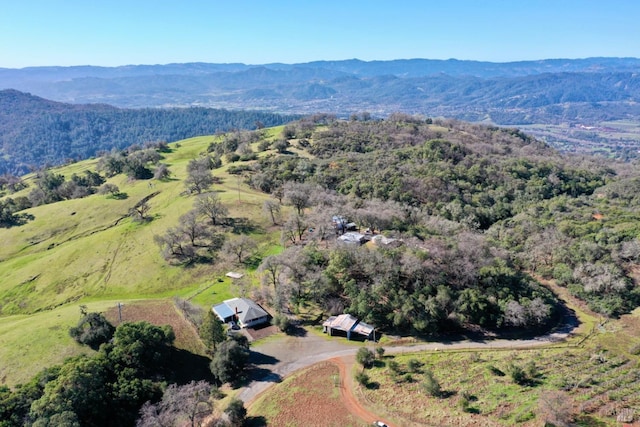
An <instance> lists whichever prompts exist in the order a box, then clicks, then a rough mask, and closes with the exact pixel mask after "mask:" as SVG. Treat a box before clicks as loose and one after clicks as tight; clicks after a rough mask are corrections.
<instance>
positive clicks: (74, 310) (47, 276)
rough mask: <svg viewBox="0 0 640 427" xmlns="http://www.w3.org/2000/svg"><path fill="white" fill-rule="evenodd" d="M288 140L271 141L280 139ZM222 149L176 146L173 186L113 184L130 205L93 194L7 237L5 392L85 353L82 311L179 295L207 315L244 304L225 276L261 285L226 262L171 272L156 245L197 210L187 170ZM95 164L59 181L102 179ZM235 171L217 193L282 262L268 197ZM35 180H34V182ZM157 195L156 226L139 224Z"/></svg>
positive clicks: (58, 206)
mask: <svg viewBox="0 0 640 427" xmlns="http://www.w3.org/2000/svg"><path fill="white" fill-rule="evenodd" d="M280 131H281V129H280V128H274V129H271V130H269V131H268V132H270V133H271V136H274V135H277V134H278V133H279V132H280ZM213 140H214V137H211V136H207V137H198V138H191V139H188V140H184V141H179V142H177V143H173V144H170V147H171V149H172V150H171V152H170V153H164V154H163V156H164V159H163V160H162V162H163V163H166V164H167V165H168V166H169V168H170V170H171V172H172V175H171V177H170V179H168V180H164V181H158V180H151V181H135V180H134V181H129V180H128V179H127V178H126V177H125V176H124V175H118V176H116V177H114V178H111V179H110V180H109V181H108V182H112V183H114V184H116V185H117V186H118V187H119V189H120V191H121V192H123V193H126V195H127V197H126V198H125V199H113V198H108V197H106V196H103V195H98V194H94V195H91V196H89V197H86V198H83V199H74V200H67V201H63V202H58V203H54V204H49V205H44V206H38V207H35V208H32V209H29V210H28V211H27V212H28V213H30V214H32V215H33V216H34V217H35V219H34V220H33V221H30V222H28V223H27V224H25V225H23V226H19V227H13V228H9V229H1V230H0V238H1V239H2V241H3V244H2V245H0V277H2V280H0V384H16V383H19V382H21V381H23V380H25V379H28V378H29V377H31V376H32V375H33V373H35V372H36V371H37V370H38V369H40V368H41V367H44V366H47V365H50V364H54V363H58V362H61V361H62V360H63V359H64V358H65V357H67V356H70V355H73V354H77V353H78V352H80V351H84V350H83V349H81V348H79V347H78V346H76V345H75V344H74V343H73V342H72V341H71V340H70V339H69V338H68V333H67V331H68V328H69V327H70V326H73V325H75V323H76V322H77V319H78V316H79V314H78V313H79V311H78V306H79V305H80V304H88V305H89V309H90V310H98V311H100V310H103V309H106V308H107V307H108V306H113V304H115V302H117V301H127V300H141V299H146V298H153V299H157V298H172V297H174V296H179V297H181V298H186V299H190V300H192V301H193V302H194V303H196V304H199V305H201V306H203V307H205V306H210V305H211V304H214V303H217V302H220V301H222V300H224V299H228V298H230V297H233V296H237V294H238V292H239V289H238V286H235V285H233V284H232V282H231V280H230V279H228V278H226V277H224V274H225V273H226V272H227V271H229V270H230V269H234V270H238V269H240V270H241V271H245V272H247V273H248V274H247V275H246V284H247V286H248V287H250V286H252V285H253V284H255V283H256V280H257V279H256V277H255V274H252V272H251V271H246V269H244V267H243V266H236V265H233V264H231V263H229V262H223V261H222V260H220V261H219V262H217V263H211V264H199V265H195V266H191V267H187V268H185V267H182V266H172V265H170V264H168V263H167V262H166V261H165V260H164V259H163V258H162V255H161V251H160V248H159V247H158V246H157V245H156V243H155V242H154V236H156V235H162V234H164V233H165V232H166V230H167V229H168V228H170V227H174V226H176V225H177V224H178V223H179V217H180V216H181V215H183V214H185V213H186V212H187V211H189V210H191V209H192V207H193V201H194V197H193V196H187V195H185V193H184V183H183V179H184V178H185V177H186V175H187V173H186V167H187V163H188V162H189V160H191V159H193V158H195V157H197V156H198V155H200V153H203V152H206V149H207V146H208V145H209V144H210V143H211V142H212V141H213ZM96 164H97V160H95V159H94V160H87V161H84V162H80V163H76V164H71V165H67V166H63V167H59V168H56V169H55V173H59V174H62V175H65V176H66V177H67V178H68V177H70V176H71V175H72V174H73V173H76V174H79V173H82V172H83V171H84V170H89V169H91V170H94V169H95V166H96ZM226 169H227V165H225V166H223V167H222V168H220V169H217V170H214V175H215V176H216V177H218V178H219V179H220V184H216V185H214V187H213V190H215V191H217V192H218V193H219V195H220V198H221V199H222V201H223V202H224V203H225V205H226V206H227V207H228V209H229V216H230V217H232V218H246V219H248V220H249V221H251V222H252V223H253V224H254V225H255V231H254V232H253V233H252V237H254V238H255V239H256V240H257V241H258V243H259V249H258V250H259V254H260V255H266V254H271V253H277V252H278V251H279V250H281V249H280V247H279V232H276V231H275V230H270V229H269V228H268V227H269V222H268V221H267V220H266V219H265V218H264V217H263V214H262V203H263V201H264V200H265V199H266V198H267V197H268V196H267V195H265V194H263V193H260V192H257V191H254V190H252V189H251V188H249V187H248V186H246V185H245V184H243V183H242V181H241V180H238V179H237V178H236V176H233V175H230V174H228V173H227V172H226ZM32 180H33V177H26V181H27V182H30V181H32ZM150 183H152V184H151V185H150ZM29 191H30V189H26V190H23V191H22V192H20V193H16V194H13V195H11V197H18V196H21V195H26V194H28V192H29ZM155 192H157V193H158V194H157V195H156V196H154V197H152V198H151V199H150V200H149V205H150V206H151V210H150V215H151V216H152V218H153V219H152V221H149V222H146V223H138V222H135V221H133V220H132V219H131V218H129V217H128V215H127V214H128V211H129V209H130V208H132V207H133V206H134V205H135V204H136V203H137V202H138V201H140V200H141V199H143V198H144V197H146V196H148V195H150V194H151V193H155ZM253 268H255V267H253ZM218 279H221V280H222V281H219V280H218Z"/></svg>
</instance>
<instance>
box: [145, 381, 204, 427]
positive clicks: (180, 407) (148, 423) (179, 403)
mask: <svg viewBox="0 0 640 427" xmlns="http://www.w3.org/2000/svg"><path fill="white" fill-rule="evenodd" d="M212 390H213V386H212V385H211V384H209V383H208V382H206V381H198V382H195V381H191V382H190V383H188V384H185V385H183V386H178V385H177V384H171V385H170V386H169V387H167V389H166V390H165V392H164V395H163V396H162V400H161V401H160V402H158V403H156V404H151V402H147V403H145V404H144V406H143V407H142V409H141V410H140V414H141V417H140V419H138V421H137V423H136V425H137V426H138V427H152V426H153V427H158V426H159V427H173V426H176V425H185V423H186V425H189V426H191V427H195V426H202V425H204V422H205V420H206V419H207V417H209V416H211V414H212V413H213V403H212V396H211V395H212Z"/></svg>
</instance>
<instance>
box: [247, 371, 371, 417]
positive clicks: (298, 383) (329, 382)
mask: <svg viewBox="0 0 640 427" xmlns="http://www.w3.org/2000/svg"><path fill="white" fill-rule="evenodd" d="M339 375H340V369H339V367H338V366H337V365H336V364H335V363H331V362H321V363H318V364H316V365H313V366H312V367H310V368H309V369H306V370H304V371H303V372H301V373H300V374H297V375H294V376H293V377H291V378H289V379H288V380H286V381H285V382H284V383H282V384H278V385H276V386H275V387H276V389H275V390H271V391H270V392H269V399H268V401H267V400H264V401H262V402H258V403H257V404H256V406H255V407H253V408H251V410H250V414H252V413H253V412H254V411H255V412H256V413H258V414H260V415H262V414H269V415H268V416H266V417H265V418H266V422H267V425H274V426H289V425H291V426H335V427H346V426H354V427H355V426H365V425H368V420H366V421H365V420H362V419H360V418H359V417H358V416H355V415H353V414H352V412H351V410H350V409H351V408H350V406H351V405H347V404H345V399H344V396H343V394H342V393H341V389H342V387H341V386H340V384H341V382H340V380H339V379H338V378H339Z"/></svg>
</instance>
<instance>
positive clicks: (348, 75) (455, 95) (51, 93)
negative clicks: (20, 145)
mask: <svg viewBox="0 0 640 427" xmlns="http://www.w3.org/2000/svg"><path fill="white" fill-rule="evenodd" d="M638 71H640V59H638V58H587V59H548V60H541V61H522V62H509V63H493V62H478V61H459V60H453V59H451V60H428V59H410V60H394V61H371V62H365V61H360V60H355V59H354V60H346V61H315V62H308V63H302V64H278V63H276V64H265V65H246V64H205V63H188V64H168V65H134V66H122V67H113V68H109V67H92V66H80V67H32V68H23V69H6V68H5V69H0V88H13V89H18V90H21V91H26V92H30V93H33V94H35V95H38V96H42V97H45V98H48V99H52V100H56V101H61V102H69V103H108V104H111V105H115V106H119V107H132V108H141V107H169V106H204V107H214V108H233V109H248V108H250V109H261V110H268V111H277V112H286V113H296V114H298V113H303V114H304V113H311V112H318V111H321V112H331V113H335V114H338V115H343V116H346V115H349V114H351V113H356V112H363V111H367V112H369V113H371V114H373V115H380V116H384V115H387V114H389V113H392V112H405V113H410V114H423V115H428V116H447V117H455V118H460V119H465V120H471V121H491V122H493V123H496V124H503V125H518V124H530V123H559V122H575V121H584V120H585V119H586V120H611V119H619V118H630V117H639V116H640V107H639V106H638V105H637V103H638V102H639V101H640V77H639V76H638V74H637V73H638ZM604 105H606V107H607V108H606V109H603V108H602V107H603V106H604Z"/></svg>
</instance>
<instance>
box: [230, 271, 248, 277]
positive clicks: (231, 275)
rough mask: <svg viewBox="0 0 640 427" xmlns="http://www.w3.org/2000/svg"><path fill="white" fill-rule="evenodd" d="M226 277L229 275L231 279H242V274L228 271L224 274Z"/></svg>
mask: <svg viewBox="0 0 640 427" xmlns="http://www.w3.org/2000/svg"><path fill="white" fill-rule="evenodd" d="M226 276H227V277H231V278H232V279H242V278H243V277H244V274H242V273H238V272H236V271H230V272H228V273H227V274H226Z"/></svg>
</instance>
